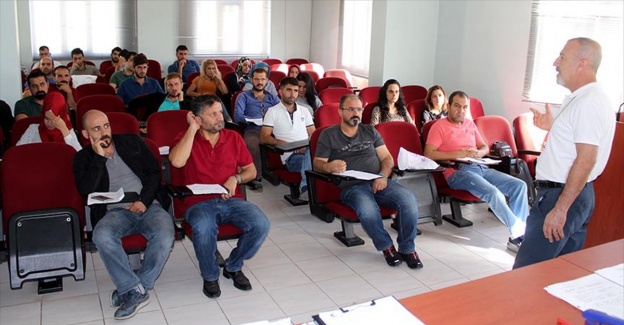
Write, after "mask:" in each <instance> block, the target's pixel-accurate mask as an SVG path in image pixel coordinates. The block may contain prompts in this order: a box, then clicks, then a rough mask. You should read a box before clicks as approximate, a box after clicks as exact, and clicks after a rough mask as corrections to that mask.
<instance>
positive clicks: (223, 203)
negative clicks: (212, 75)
mask: <svg viewBox="0 0 624 325" xmlns="http://www.w3.org/2000/svg"><path fill="white" fill-rule="evenodd" d="M191 107H192V112H189V113H188V115H187V120H188V123H189V127H188V130H186V131H184V132H181V133H180V134H178V136H177V137H176V139H175V140H174V142H173V143H174V144H173V145H172V147H171V148H172V149H171V152H170V153H169V159H170V161H171V165H172V166H174V167H176V168H182V172H183V173H184V180H185V182H186V183H187V184H220V185H221V186H223V188H225V190H226V191H227V194H206V195H194V196H189V197H187V198H185V200H184V207H185V210H186V212H185V213H184V219H186V221H188V223H189V224H190V225H191V227H192V228H193V247H194V248H195V254H196V255H197V260H198V261H199V270H200V272H201V276H202V278H203V279H204V285H203V292H204V294H205V295H206V296H207V297H209V298H216V297H219V296H220V295H221V289H220V287H219V265H218V264H217V261H216V257H215V254H216V252H217V232H218V229H219V227H218V226H219V225H220V224H222V223H231V224H233V225H235V226H236V227H238V228H239V229H241V230H242V231H243V235H242V236H241V237H240V239H239V240H238V243H237V247H235V248H234V250H232V253H231V254H230V256H229V257H228V258H227V259H226V260H225V266H224V267H223V276H224V277H225V278H227V279H232V280H233V281H234V286H235V287H236V288H238V289H240V290H251V283H250V282H249V279H247V277H246V276H245V274H243V271H242V268H243V261H244V260H246V259H250V258H251V257H253V256H254V255H255V254H256V252H257V251H258V249H260V246H261V245H262V242H263V241H264V239H265V238H266V236H267V234H268V232H269V226H270V224H269V219H268V218H267V216H266V215H265V214H264V213H263V212H262V210H260V208H258V207H257V206H256V205H255V204H253V203H251V202H249V201H246V200H245V199H244V197H243V195H242V193H241V191H240V186H239V185H240V184H242V183H244V182H247V181H250V180H252V179H254V178H255V177H256V169H255V167H254V165H253V163H252V160H251V156H250V155H249V151H248V150H247V148H246V147H245V142H244V141H243V139H242V138H241V136H240V135H239V134H238V133H236V132H235V131H231V130H227V129H224V121H223V115H222V114H221V112H222V110H223V105H222V104H221V101H220V100H219V97H216V96H213V95H203V96H199V97H197V98H195V99H194V100H193V102H192V104H191Z"/></svg>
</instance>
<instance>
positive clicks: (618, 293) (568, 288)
mask: <svg viewBox="0 0 624 325" xmlns="http://www.w3.org/2000/svg"><path fill="white" fill-rule="evenodd" d="M544 289H545V290H546V291H547V292H548V293H550V294H551V295H553V296H555V297H557V298H559V299H562V300H564V301H565V302H567V303H569V304H570V305H572V306H574V307H576V308H578V309H580V310H581V311H584V310H587V309H595V310H598V311H602V312H605V313H607V314H609V315H612V316H615V317H619V318H623V319H624V287H622V286H621V285H618V284H616V283H614V282H612V281H609V280H607V279H605V278H603V277H602V276H600V275H598V274H595V273H594V274H590V275H587V276H584V277H582V278H578V279H576V280H572V281H567V282H561V283H556V284H553V285H549V286H547V287H546V288H544Z"/></svg>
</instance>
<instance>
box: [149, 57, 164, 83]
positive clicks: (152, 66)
mask: <svg viewBox="0 0 624 325" xmlns="http://www.w3.org/2000/svg"><path fill="white" fill-rule="evenodd" d="M147 61H148V69H147V76H148V77H150V78H153V79H156V81H158V82H160V79H162V68H161V67H160V62H158V61H156V60H152V59H149V60H147Z"/></svg>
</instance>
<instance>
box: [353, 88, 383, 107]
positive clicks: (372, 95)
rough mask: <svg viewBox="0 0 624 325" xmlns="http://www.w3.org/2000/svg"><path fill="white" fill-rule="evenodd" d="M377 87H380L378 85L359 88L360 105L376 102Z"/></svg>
mask: <svg viewBox="0 0 624 325" xmlns="http://www.w3.org/2000/svg"><path fill="white" fill-rule="evenodd" d="M379 89H381V87H380V86H369V87H366V88H363V89H362V90H360V92H359V93H358V95H360V98H362V105H363V106H366V105H368V104H369V103H374V102H376V101H377V100H378V99H379Z"/></svg>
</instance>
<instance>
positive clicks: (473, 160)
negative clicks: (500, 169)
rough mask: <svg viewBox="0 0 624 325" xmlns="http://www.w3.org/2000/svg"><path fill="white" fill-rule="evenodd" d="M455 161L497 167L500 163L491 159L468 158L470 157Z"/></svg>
mask: <svg viewBox="0 0 624 325" xmlns="http://www.w3.org/2000/svg"><path fill="white" fill-rule="evenodd" d="M455 160H457V161H463V162H467V163H473V164H481V165H498V164H500V162H501V161H500V160H495V159H491V158H470V157H465V158H457V159H455Z"/></svg>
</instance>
